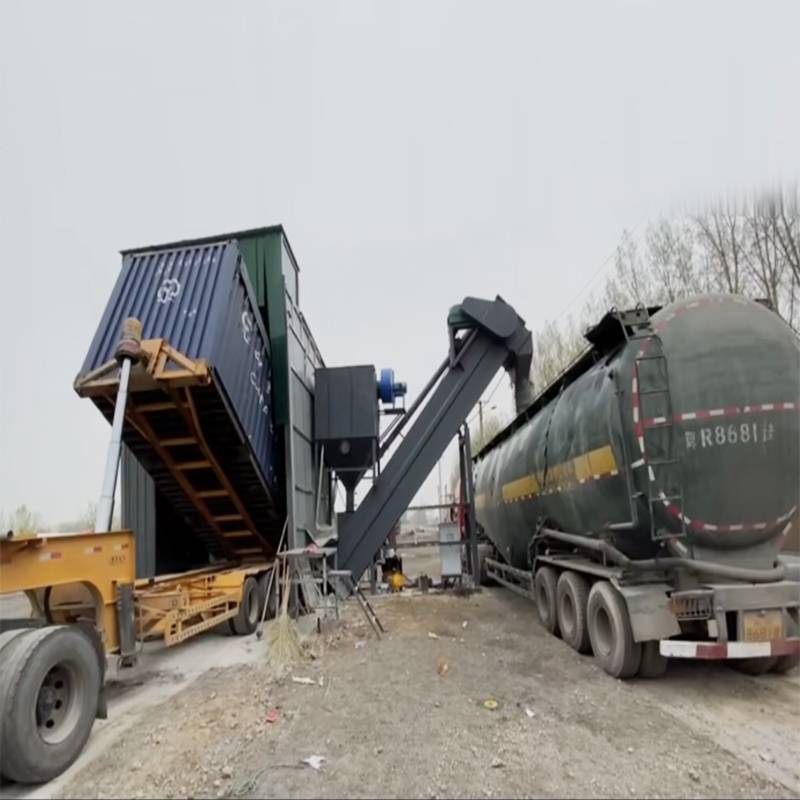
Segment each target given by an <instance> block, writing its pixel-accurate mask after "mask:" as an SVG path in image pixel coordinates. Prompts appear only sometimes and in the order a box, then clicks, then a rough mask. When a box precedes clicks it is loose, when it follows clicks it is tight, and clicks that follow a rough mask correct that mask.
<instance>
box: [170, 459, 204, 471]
mask: <svg viewBox="0 0 800 800" xmlns="http://www.w3.org/2000/svg"><path fill="white" fill-rule="evenodd" d="M209 467H211V462H210V461H184V462H183V464H176V465H175V469H179V470H182V471H184V472H185V471H186V470H187V469H209Z"/></svg>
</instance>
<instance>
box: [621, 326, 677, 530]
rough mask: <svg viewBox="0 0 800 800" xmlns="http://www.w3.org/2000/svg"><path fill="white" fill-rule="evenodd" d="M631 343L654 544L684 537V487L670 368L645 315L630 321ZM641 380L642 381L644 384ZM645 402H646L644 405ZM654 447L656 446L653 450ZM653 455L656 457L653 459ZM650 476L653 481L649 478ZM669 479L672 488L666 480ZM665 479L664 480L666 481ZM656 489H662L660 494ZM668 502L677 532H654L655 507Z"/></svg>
mask: <svg viewBox="0 0 800 800" xmlns="http://www.w3.org/2000/svg"><path fill="white" fill-rule="evenodd" d="M630 324H631V327H632V329H633V335H632V336H631V337H630V341H632V342H634V344H635V345H638V350H637V354H636V357H635V358H634V363H633V369H634V374H635V375H636V381H637V385H638V392H639V413H640V415H641V423H642V437H643V439H644V451H645V454H646V462H647V463H646V469H647V470H648V473H649V475H648V481H647V504H648V511H649V513H650V536H651V538H652V539H653V540H654V541H660V540H663V539H671V538H675V537H676V536H677V537H679V538H685V537H686V519H685V517H684V514H683V487H682V485H681V482H680V476H679V466H680V460H679V458H678V455H679V452H678V443H677V435H676V432H675V426H674V417H673V409H672V395H671V392H670V385H669V368H668V365H667V357H666V356H665V355H664V350H663V346H662V342H661V338H660V337H659V336H658V334H657V333H656V332H655V330H653V327H652V324H651V322H650V317H649V315H648V314H645V315H644V317H641V316H639V317H638V319H636V320H635V321H632V322H631V323H630ZM643 378H644V380H643ZM645 398H647V401H645ZM648 405H649V406H650V407H651V408H653V407H655V408H657V409H658V413H657V414H648V413H646V410H645V408H646V406H648ZM654 445H655V446H654ZM653 453H655V456H654V455H653ZM651 470H652V472H650V471H651ZM650 475H652V476H653V477H652V478H650ZM670 478H671V480H672V485H671V486H669V487H668V486H667V484H666V480H669V479H670ZM665 479H666V480H665ZM659 486H664V487H665V488H664V491H663V494H662V492H661V490H660V489H659ZM664 501H667V502H668V503H670V504H671V505H673V506H675V507H676V508H677V509H678V511H679V517H678V518H679V520H680V525H681V528H680V532H678V533H674V532H672V531H667V530H658V529H657V528H656V522H655V521H656V515H655V513H654V511H655V507H656V506H661V505H663V503H664Z"/></svg>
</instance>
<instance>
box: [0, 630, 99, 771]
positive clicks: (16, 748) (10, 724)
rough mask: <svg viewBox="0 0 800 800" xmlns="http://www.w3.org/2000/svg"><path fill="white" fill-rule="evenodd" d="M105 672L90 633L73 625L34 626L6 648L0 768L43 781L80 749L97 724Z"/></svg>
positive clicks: (0, 692)
mask: <svg viewBox="0 0 800 800" xmlns="http://www.w3.org/2000/svg"><path fill="white" fill-rule="evenodd" d="M101 682H102V673H101V668H100V663H99V661H98V657H97V652H96V650H95V648H94V645H93V644H92V643H91V642H90V641H89V639H88V637H87V636H86V635H85V634H84V633H82V632H81V631H80V630H79V629H78V628H76V627H74V626H70V625H63V626H62V625H59V626H48V627H45V628H36V629H34V630H29V631H27V632H26V633H25V634H23V635H21V636H19V637H18V638H17V639H15V640H14V643H12V645H11V646H9V647H7V648H6V649H5V650H4V652H3V665H2V670H0V686H1V687H2V688H0V711H1V712H2V722H1V723H0V724H2V729H1V730H0V771H2V773H3V775H4V776H5V777H6V778H9V779H11V780H14V781H17V782H18V783H42V782H44V781H49V780H50V779H51V778H54V777H56V775H59V774H61V773H62V772H63V771H64V770H65V769H66V768H67V767H68V766H69V765H70V764H72V762H73V761H75V759H76V758H77V757H78V756H79V755H80V752H81V750H83V746H84V745H85V744H86V740H87V739H88V738H89V734H90V733H91V730H92V725H93V724H94V719H95V715H96V714H97V706H98V698H99V695H100V689H101Z"/></svg>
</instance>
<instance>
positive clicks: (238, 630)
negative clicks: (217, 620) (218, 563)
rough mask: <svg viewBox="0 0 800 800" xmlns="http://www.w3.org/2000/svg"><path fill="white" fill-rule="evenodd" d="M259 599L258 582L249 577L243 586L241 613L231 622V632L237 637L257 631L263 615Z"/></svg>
mask: <svg viewBox="0 0 800 800" xmlns="http://www.w3.org/2000/svg"><path fill="white" fill-rule="evenodd" d="M259 599H260V598H259V593H258V582H257V581H256V579H255V578H254V577H253V576H252V575H249V576H248V577H247V578H245V581H244V585H243V586H242V602H241V604H240V605H239V613H238V614H237V615H236V616H235V617H234V618H233V619H232V620H231V630H232V631H233V633H235V634H236V635H237V636H248V635H249V634H251V633H253V631H254V630H255V629H256V625H258V620H259V617H260V615H261V603H260V602H259Z"/></svg>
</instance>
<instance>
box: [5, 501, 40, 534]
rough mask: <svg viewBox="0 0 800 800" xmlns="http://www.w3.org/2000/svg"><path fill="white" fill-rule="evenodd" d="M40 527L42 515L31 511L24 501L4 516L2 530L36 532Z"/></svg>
mask: <svg viewBox="0 0 800 800" xmlns="http://www.w3.org/2000/svg"><path fill="white" fill-rule="evenodd" d="M41 527H42V517H41V515H40V514H37V513H36V512H34V511H31V510H30V509H29V508H28V506H26V505H25V504H24V503H23V504H22V505H21V506H18V507H17V509H16V510H15V511H12V512H11V513H10V514H8V515H7V516H6V517H5V520H4V522H3V531H13V532H14V533H38V532H39V530H40V529H41Z"/></svg>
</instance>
